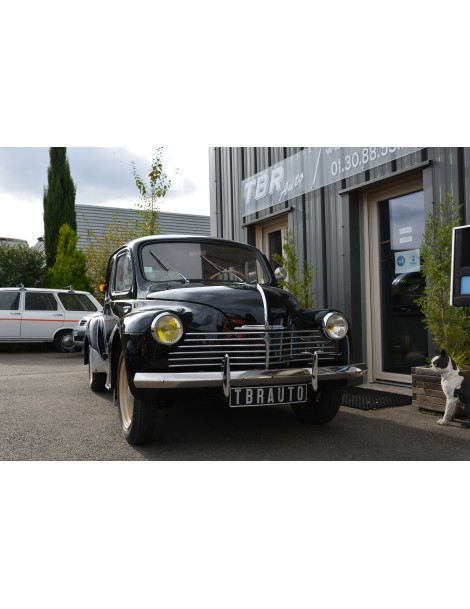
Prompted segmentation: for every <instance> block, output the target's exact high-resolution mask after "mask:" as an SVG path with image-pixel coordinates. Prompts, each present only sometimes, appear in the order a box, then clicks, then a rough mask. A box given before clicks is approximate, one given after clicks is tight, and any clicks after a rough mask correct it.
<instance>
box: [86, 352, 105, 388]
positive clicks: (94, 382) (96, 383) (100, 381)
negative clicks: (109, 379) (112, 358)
mask: <svg viewBox="0 0 470 609" xmlns="http://www.w3.org/2000/svg"><path fill="white" fill-rule="evenodd" d="M88 384H89V385H90V389H91V390H92V391H94V392H95V393H98V392H100V391H105V389H106V372H92V370H91V347H88Z"/></svg>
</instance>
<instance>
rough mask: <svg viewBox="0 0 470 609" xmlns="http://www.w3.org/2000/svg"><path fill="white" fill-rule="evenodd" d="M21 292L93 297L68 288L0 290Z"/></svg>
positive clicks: (3, 290) (1, 289)
mask: <svg viewBox="0 0 470 609" xmlns="http://www.w3.org/2000/svg"><path fill="white" fill-rule="evenodd" d="M16 290H21V291H23V292H51V293H53V294H87V296H91V294H90V292H83V291H81V290H67V288H57V289H56V288H25V287H24V286H16V287H15V288H12V287H9V288H0V291H2V292H9V291H16Z"/></svg>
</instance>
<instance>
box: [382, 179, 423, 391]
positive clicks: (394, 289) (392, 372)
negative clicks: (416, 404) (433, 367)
mask: <svg viewBox="0 0 470 609" xmlns="http://www.w3.org/2000/svg"><path fill="white" fill-rule="evenodd" d="M371 217H372V220H373V224H374V225H375V227H374V230H372V231H371V235H370V238H371V244H370V255H371V261H370V265H371V271H372V272H371V303H370V308H371V317H372V324H371V351H372V361H373V365H372V369H373V376H374V379H373V380H388V381H398V382H399V381H401V382H410V375H411V368H412V367H414V366H422V365H424V364H425V360H426V357H427V351H428V335H427V331H426V329H425V327H424V324H423V315H422V313H421V312H420V310H419V308H418V306H417V304H416V299H417V298H418V297H419V296H421V295H422V293H423V288H424V279H423V276H422V274H421V259H420V245H421V240H422V236H423V232H424V196H423V191H422V190H416V191H414V192H410V193H406V194H399V195H397V196H394V195H393V194H390V195H388V196H386V197H385V198H384V196H383V194H382V196H381V195H380V194H379V195H378V196H377V198H376V200H375V202H374V205H373V207H372V216H371Z"/></svg>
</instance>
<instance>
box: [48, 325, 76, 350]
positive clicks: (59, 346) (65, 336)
mask: <svg viewBox="0 0 470 609" xmlns="http://www.w3.org/2000/svg"><path fill="white" fill-rule="evenodd" d="M54 348H55V349H56V350H57V351H60V353H73V352H74V351H78V347H76V346H75V345H74V343H73V334H72V330H62V332H58V333H57V334H56V335H55V337H54Z"/></svg>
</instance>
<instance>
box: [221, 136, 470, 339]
mask: <svg viewBox="0 0 470 609" xmlns="http://www.w3.org/2000/svg"><path fill="white" fill-rule="evenodd" d="M301 150H303V148H300V147H299V148H281V147H276V148H212V149H211V151H210V159H211V162H210V171H211V184H212V188H211V215H212V216H213V217H212V233H213V234H214V235H216V236H218V237H224V238H229V239H234V240H239V241H244V242H250V243H253V244H254V230H253V229H251V230H250V227H252V226H253V225H255V224H259V223H262V222H263V221H266V220H269V218H270V217H271V216H274V215H275V214H279V213H282V212H283V211H284V212H286V213H288V225H289V228H291V229H292V230H293V232H294V235H295V240H296V248H297V255H298V256H299V259H301V260H303V259H304V258H306V259H308V260H309V262H310V263H311V264H313V265H314V267H315V285H314V289H315V292H316V306H317V307H326V306H328V307H335V308H338V309H340V310H342V311H344V312H345V313H346V314H347V315H348V316H349V318H350V319H351V318H352V320H353V327H355V328H357V329H359V330H358V331H359V332H360V328H361V324H362V321H363V320H362V317H363V315H364V307H363V303H361V302H360V299H358V297H357V292H358V290H360V289H361V286H360V284H361V282H362V280H363V278H362V273H363V251H362V248H363V239H364V236H363V235H361V231H362V228H363V222H362V216H361V214H362V213H363V210H362V200H363V198H362V197H363V192H365V191H367V189H368V188H371V187H377V186H378V185H380V184H381V183H382V181H383V182H384V183H386V182H388V181H391V180H394V179H396V180H399V179H401V178H402V177H406V175H407V174H409V173H411V172H413V171H415V172H417V173H421V174H422V176H423V189H424V198H425V206H426V210H427V211H431V210H432V209H433V204H434V203H436V202H438V201H440V200H442V199H443V198H444V197H445V195H446V194H447V193H451V194H453V195H454V196H455V197H456V198H457V199H458V200H459V201H460V202H461V203H463V204H464V221H465V222H466V223H470V201H469V196H470V195H469V193H470V148H423V149H421V150H418V151H416V152H414V153H412V154H409V155H407V156H405V157H402V158H399V159H397V160H394V161H390V162H388V163H385V164H383V165H380V166H379V167H375V168H372V169H369V170H367V171H364V172H362V173H358V174H356V175H354V176H351V177H349V178H347V179H342V180H339V181H338V182H336V183H334V184H332V185H330V186H326V187H323V188H320V189H318V190H315V191H313V192H310V193H307V194H306V195H303V196H300V197H297V198H295V199H291V200H290V201H287V202H285V203H281V204H279V205H275V206H273V207H270V208H269V209H265V210H263V211H260V212H257V213H256V214H253V215H252V216H248V217H245V218H243V217H241V213H240V209H241V205H240V186H241V182H242V181H243V180H245V179H246V178H248V177H250V176H252V175H254V174H256V173H258V172H259V171H263V170H264V169H266V168H267V167H269V166H271V165H274V164H276V163H278V162H279V161H282V160H284V159H286V158H287V157H289V156H291V155H293V154H296V153H297V152H300V151H301ZM353 295H354V297H353Z"/></svg>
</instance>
